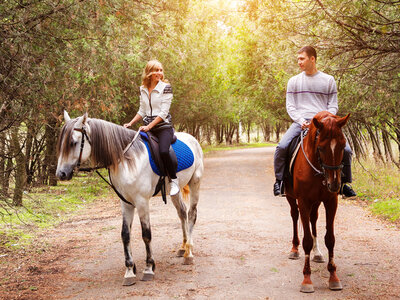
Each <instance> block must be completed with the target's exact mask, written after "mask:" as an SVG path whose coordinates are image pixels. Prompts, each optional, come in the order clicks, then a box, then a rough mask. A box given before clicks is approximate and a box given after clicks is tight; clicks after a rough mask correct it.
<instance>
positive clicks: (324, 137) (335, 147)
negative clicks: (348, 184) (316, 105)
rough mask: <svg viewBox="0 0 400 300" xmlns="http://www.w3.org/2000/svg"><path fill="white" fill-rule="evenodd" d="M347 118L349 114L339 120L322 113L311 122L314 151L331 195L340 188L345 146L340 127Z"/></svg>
mask: <svg viewBox="0 0 400 300" xmlns="http://www.w3.org/2000/svg"><path fill="white" fill-rule="evenodd" d="M349 117H350V114H348V115H347V116H345V117H342V118H341V117H339V116H335V115H333V114H331V113H329V112H327V111H323V112H320V113H318V114H316V115H315V116H314V118H313V120H312V124H313V126H314V132H315V148H314V151H315V152H316V155H317V158H318V161H319V164H320V166H321V168H322V171H323V173H324V177H325V183H326V186H327V188H328V190H329V191H330V192H331V193H338V192H339V190H340V186H341V172H342V168H343V164H342V159H343V153H344V147H345V146H346V139H345V137H344V135H343V132H342V127H343V126H344V125H345V124H346V123H347V120H348V119H349ZM310 130H312V129H311V128H310Z"/></svg>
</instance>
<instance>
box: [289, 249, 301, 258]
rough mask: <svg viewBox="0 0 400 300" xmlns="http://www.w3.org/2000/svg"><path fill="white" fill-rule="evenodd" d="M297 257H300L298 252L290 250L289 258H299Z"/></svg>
mask: <svg viewBox="0 0 400 300" xmlns="http://www.w3.org/2000/svg"><path fill="white" fill-rule="evenodd" d="M299 258H300V254H299V252H294V251H292V252H290V254H289V259H299Z"/></svg>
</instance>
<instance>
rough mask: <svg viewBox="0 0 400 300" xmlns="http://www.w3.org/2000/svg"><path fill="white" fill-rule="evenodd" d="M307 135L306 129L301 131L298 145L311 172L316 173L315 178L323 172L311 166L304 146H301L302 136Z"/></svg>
mask: <svg viewBox="0 0 400 300" xmlns="http://www.w3.org/2000/svg"><path fill="white" fill-rule="evenodd" d="M307 133H308V128H306V129H305V130H303V131H302V132H301V133H300V145H301V150H302V151H303V154H304V157H305V158H306V160H307V162H308V164H309V165H310V167H311V168H313V170H314V171H315V172H316V173H317V174H315V176H318V175H324V172H323V171H320V170H318V169H317V168H316V167H314V165H313V164H312V163H311V161H310V160H309V159H308V157H307V154H306V152H305V151H304V146H303V140H304V137H303V135H304V136H306V135H307Z"/></svg>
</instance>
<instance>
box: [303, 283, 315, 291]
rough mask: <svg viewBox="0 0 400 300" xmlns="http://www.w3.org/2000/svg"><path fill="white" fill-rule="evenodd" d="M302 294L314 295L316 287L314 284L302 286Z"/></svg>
mask: <svg viewBox="0 0 400 300" xmlns="http://www.w3.org/2000/svg"><path fill="white" fill-rule="evenodd" d="M300 292H302V293H314V286H313V285H312V284H302V285H301V289H300Z"/></svg>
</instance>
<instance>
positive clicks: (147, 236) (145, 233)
mask: <svg viewBox="0 0 400 300" xmlns="http://www.w3.org/2000/svg"><path fill="white" fill-rule="evenodd" d="M142 239H143V241H144V242H145V243H150V242H151V230H150V228H149V227H147V226H143V225H142Z"/></svg>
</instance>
